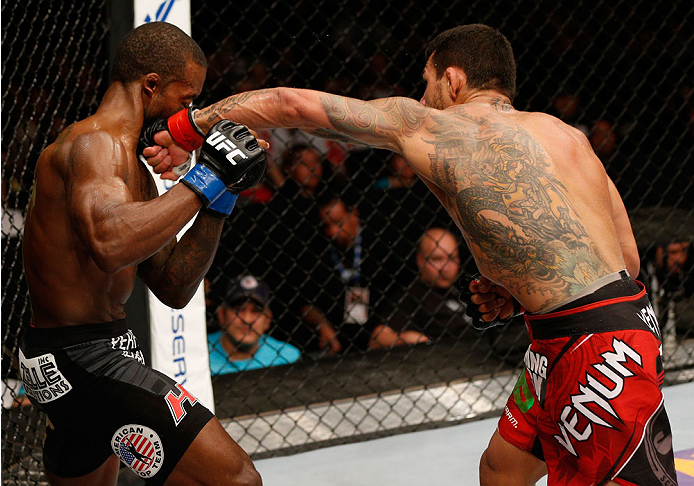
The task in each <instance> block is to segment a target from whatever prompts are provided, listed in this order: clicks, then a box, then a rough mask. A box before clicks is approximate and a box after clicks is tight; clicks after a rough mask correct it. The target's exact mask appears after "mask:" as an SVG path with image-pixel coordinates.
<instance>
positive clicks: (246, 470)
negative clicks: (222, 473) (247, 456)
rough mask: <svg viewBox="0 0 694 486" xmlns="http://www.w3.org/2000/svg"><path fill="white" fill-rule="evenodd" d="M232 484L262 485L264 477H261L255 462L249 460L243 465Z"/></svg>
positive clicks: (244, 485) (243, 485)
mask: <svg viewBox="0 0 694 486" xmlns="http://www.w3.org/2000/svg"><path fill="white" fill-rule="evenodd" d="M231 484H233V485H234V486H262V485H263V479H262V478H261V477H260V473H259V472H258V470H257V469H256V468H255V466H254V465H253V463H252V462H251V461H250V460H249V461H247V462H245V463H244V464H243V465H242V467H241V468H240V470H239V471H238V472H237V473H236V475H235V477H234V481H233V482H232V483H231Z"/></svg>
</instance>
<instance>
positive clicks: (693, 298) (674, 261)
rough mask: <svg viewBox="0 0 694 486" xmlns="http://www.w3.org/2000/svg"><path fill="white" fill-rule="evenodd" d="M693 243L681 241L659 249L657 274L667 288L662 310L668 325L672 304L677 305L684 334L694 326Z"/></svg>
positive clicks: (662, 317) (663, 289)
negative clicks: (670, 305)
mask: <svg viewBox="0 0 694 486" xmlns="http://www.w3.org/2000/svg"><path fill="white" fill-rule="evenodd" d="M691 246H692V245H691V242H689V241H677V242H673V243H670V244H669V245H666V246H664V247H660V246H659V247H657V248H656V260H657V269H656V275H657V277H658V281H659V282H660V286H661V289H662V291H663V295H662V299H661V309H660V310H661V312H662V314H661V315H660V316H658V318H659V320H660V323H661V325H664V324H665V322H666V320H667V318H668V316H667V314H668V310H669V304H670V302H672V303H673V304H674V309H673V310H674V312H675V319H676V323H677V328H678V329H679V330H680V332H682V333H683V334H685V333H687V332H691V331H692V329H694V324H693V323H694V272H692V268H694V266H693V265H692V258H691V254H690V252H691Z"/></svg>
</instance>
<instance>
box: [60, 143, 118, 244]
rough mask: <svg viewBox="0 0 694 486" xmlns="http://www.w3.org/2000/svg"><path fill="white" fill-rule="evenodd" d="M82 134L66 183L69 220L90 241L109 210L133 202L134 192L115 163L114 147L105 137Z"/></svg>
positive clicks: (74, 147) (107, 215)
mask: <svg viewBox="0 0 694 486" xmlns="http://www.w3.org/2000/svg"><path fill="white" fill-rule="evenodd" d="M82 138H83V137H80V138H79V139H77V140H76V141H75V143H74V146H73V149H72V150H71V152H70V154H69V157H68V163H67V170H66V173H65V186H66V197H67V207H68V211H69V215H70V220H71V222H72V224H73V227H74V229H75V230H76V231H77V233H78V235H79V236H80V237H81V238H82V239H83V240H85V243H87V244H88V243H89V241H90V240H92V239H93V238H96V237H97V232H98V229H99V225H100V224H101V223H102V222H103V221H105V220H107V219H108V217H109V213H110V210H111V209H112V208H113V207H115V206H117V205H119V204H123V203H126V202H130V201H132V195H131V193H130V190H129V189H128V187H127V185H126V184H125V182H124V181H123V179H122V178H121V177H120V176H119V175H118V174H117V164H114V163H113V160H112V157H113V155H114V154H113V147H112V144H110V143H109V141H108V140H104V139H103V138H102V137H84V139H82Z"/></svg>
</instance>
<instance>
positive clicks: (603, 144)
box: [589, 119, 617, 163]
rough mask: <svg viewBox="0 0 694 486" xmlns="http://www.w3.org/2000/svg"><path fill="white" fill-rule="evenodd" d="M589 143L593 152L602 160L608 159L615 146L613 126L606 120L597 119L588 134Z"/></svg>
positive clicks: (615, 135) (615, 134)
mask: <svg viewBox="0 0 694 486" xmlns="http://www.w3.org/2000/svg"><path fill="white" fill-rule="evenodd" d="M589 140H590V145H591V146H592V147H593V150H595V153H596V154H597V156H598V157H599V158H600V160H602V161H603V163H604V162H606V161H608V160H609V159H610V157H612V155H613V154H614V152H615V148H617V133H616V132H615V128H614V126H613V125H612V123H610V122H609V121H607V120H604V119H603V120H598V121H597V122H596V123H595V127H593V131H592V132H591V134H590V138H589Z"/></svg>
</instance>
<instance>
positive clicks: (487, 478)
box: [480, 430, 547, 486]
mask: <svg viewBox="0 0 694 486" xmlns="http://www.w3.org/2000/svg"><path fill="white" fill-rule="evenodd" d="M545 474H547V466H546V465H545V463H544V462H543V461H541V460H539V459H538V458H537V457H535V456H534V455H532V454H531V453H530V452H527V451H524V450H522V449H519V448H518V447H516V446H514V445H513V444H510V443H509V442H506V441H505V440H504V438H503V437H502V436H501V434H499V431H498V430H497V431H495V432H494V435H493V436H492V438H491V440H490V441H489V445H488V446H487V450H485V451H484V453H483V454H482V459H481V460H480V484H481V485H482V486H486V485H499V484H503V485H505V486H525V485H531V484H535V483H536V482H537V481H538V480H539V479H540V478H541V477H543V476H544V475H545Z"/></svg>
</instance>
